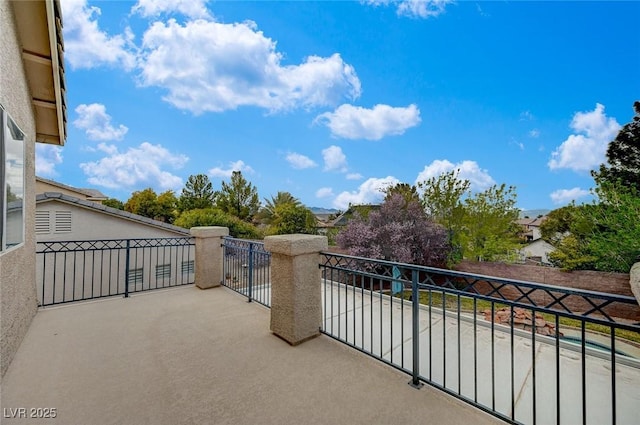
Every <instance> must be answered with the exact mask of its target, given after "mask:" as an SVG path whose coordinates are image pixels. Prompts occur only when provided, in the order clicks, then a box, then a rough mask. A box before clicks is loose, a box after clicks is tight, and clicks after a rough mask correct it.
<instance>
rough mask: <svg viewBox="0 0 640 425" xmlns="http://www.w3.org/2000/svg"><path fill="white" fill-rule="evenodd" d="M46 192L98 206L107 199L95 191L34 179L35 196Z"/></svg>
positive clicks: (40, 178)
mask: <svg viewBox="0 0 640 425" xmlns="http://www.w3.org/2000/svg"><path fill="white" fill-rule="evenodd" d="M46 192H59V193H62V194H64V195H68V196H73V197H75V198H80V199H85V200H87V201H93V202H96V203H98V204H102V201H103V200H105V199H107V197H106V196H105V195H104V194H102V193H101V192H100V191H97V190H88V189H79V188H75V187H71V186H67V185H65V184H62V183H58V182H54V181H53V180H47V179H43V178H42V177H36V194H40V193H46Z"/></svg>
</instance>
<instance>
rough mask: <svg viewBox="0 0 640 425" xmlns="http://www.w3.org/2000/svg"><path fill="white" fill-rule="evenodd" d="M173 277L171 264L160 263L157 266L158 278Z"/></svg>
mask: <svg viewBox="0 0 640 425" xmlns="http://www.w3.org/2000/svg"><path fill="white" fill-rule="evenodd" d="M169 277H171V264H160V265H157V266H156V279H164V278H169Z"/></svg>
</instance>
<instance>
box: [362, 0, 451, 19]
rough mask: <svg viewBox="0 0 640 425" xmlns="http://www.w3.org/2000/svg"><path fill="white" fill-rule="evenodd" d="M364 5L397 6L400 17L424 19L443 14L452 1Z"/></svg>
mask: <svg viewBox="0 0 640 425" xmlns="http://www.w3.org/2000/svg"><path fill="white" fill-rule="evenodd" d="M364 3H366V4H369V5H371V6H387V5H389V4H393V5H397V13H398V15H400V16H408V17H410V18H423V19H426V18H431V17H436V16H438V15H441V14H443V13H444V12H445V9H446V7H447V5H448V4H451V3H453V0H365V1H364Z"/></svg>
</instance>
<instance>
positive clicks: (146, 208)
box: [124, 187, 158, 218]
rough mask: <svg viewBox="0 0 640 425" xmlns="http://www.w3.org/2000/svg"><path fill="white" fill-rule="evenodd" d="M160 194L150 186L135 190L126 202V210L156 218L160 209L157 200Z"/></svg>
mask: <svg viewBox="0 0 640 425" xmlns="http://www.w3.org/2000/svg"><path fill="white" fill-rule="evenodd" d="M157 199H158V195H157V194H156V192H155V191H154V190H153V189H151V188H150V187H149V188H146V189H144V190H139V191H135V192H133V193H132V194H131V197H130V198H129V199H128V200H127V202H125V204H124V210H125V211H128V212H130V213H133V214H138V215H142V216H145V217H149V218H154V217H155V216H156V213H157V211H158V208H157V203H156V200H157Z"/></svg>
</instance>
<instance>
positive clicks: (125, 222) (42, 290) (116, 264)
mask: <svg viewBox="0 0 640 425" xmlns="http://www.w3.org/2000/svg"><path fill="white" fill-rule="evenodd" d="M36 210H37V216H38V217H39V218H38V219H37V222H38V223H39V224H38V230H37V232H39V230H40V229H42V227H41V226H42V222H43V220H42V218H41V217H42V216H43V215H47V214H42V213H43V212H45V213H48V216H49V230H50V231H49V232H48V233H43V232H39V233H38V234H37V239H38V242H55V241H106V240H113V239H155V238H182V237H190V235H189V234H188V233H186V234H185V233H181V232H176V231H173V230H171V229H163V228H161V227H157V226H151V225H147V224H145V223H141V222H138V221H134V220H131V219H128V218H125V217H121V216H119V215H110V214H108V213H105V212H103V211H96V210H94V209H91V208H85V207H82V206H79V205H74V204H70V203H68V202H64V201H60V200H49V201H46V202H39V203H38V204H37V206H36ZM56 213H62V214H63V215H64V216H65V217H67V218H68V217H70V218H71V220H70V222H71V227H70V229H69V227H68V226H64V231H60V229H58V231H56V225H55V220H56V219H55V217H56ZM67 223H68V221H67ZM67 229H69V230H70V231H67ZM138 245H139V246H140V247H135V246H136V242H132V243H131V244H130V246H131V247H130V248H129V250H127V249H126V245H125V244H124V243H119V244H118V245H114V244H108V245H107V246H105V245H104V244H103V243H102V242H97V243H92V244H83V245H82V246H81V247H77V246H76V244H62V245H55V246H54V247H53V250H61V249H64V248H66V249H69V248H71V249H78V251H75V252H66V253H65V252H58V253H55V252H50V253H41V254H38V255H37V259H36V262H37V279H36V280H37V285H38V288H37V291H38V300H39V302H40V303H42V304H44V305H48V304H52V303H60V302H67V301H73V300H78V299H87V298H95V297H99V296H109V295H114V294H122V293H124V291H125V280H126V276H127V274H128V272H129V271H130V270H135V269H137V270H138V271H139V272H140V273H141V275H140V276H139V279H140V281H139V282H137V283H136V282H135V279H134V278H132V279H130V280H129V281H130V285H129V291H131V292H134V291H141V290H147V289H153V288H162V287H167V286H175V285H181V284H184V283H189V282H193V280H194V267H195V263H193V262H194V260H195V248H194V247H192V246H165V247H163V246H160V247H157V246H149V245H155V244H154V243H141V244H138ZM38 249H39V250H42V249H43V246H42V244H39V246H38ZM127 254H128V255H127ZM127 257H128V258H127ZM189 262H192V264H191V267H192V269H191V270H190V271H186V272H185V270H184V269H183V267H185V266H186V265H187V263H189ZM157 266H166V267H167V268H168V270H166V273H167V275H166V276H163V277H158V276H157V274H156V273H157V269H156V268H157Z"/></svg>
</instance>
